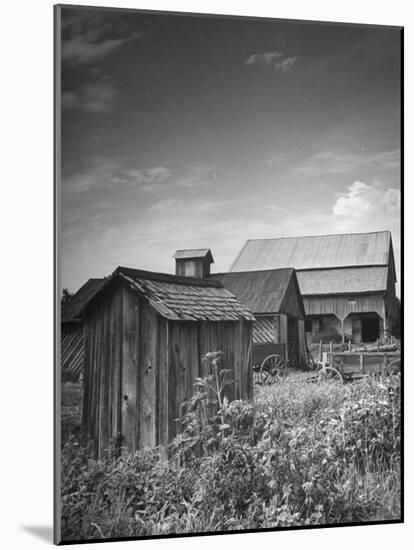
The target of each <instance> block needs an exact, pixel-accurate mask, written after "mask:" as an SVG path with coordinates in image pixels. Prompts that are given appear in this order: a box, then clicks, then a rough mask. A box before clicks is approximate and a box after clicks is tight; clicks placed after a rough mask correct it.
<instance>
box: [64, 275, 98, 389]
mask: <svg viewBox="0 0 414 550" xmlns="http://www.w3.org/2000/svg"><path fill="white" fill-rule="evenodd" d="M103 281H104V279H89V280H88V281H86V283H85V284H84V285H82V286H81V288H80V289H79V290H78V291H77V292H76V293H75V294H74V295H73V296H71V297H70V298H69V300H68V301H67V302H66V303H65V304H64V305H63V306H62V310H61V331H60V357H61V375H62V379H63V380H77V379H78V378H79V376H80V374H81V372H82V368H83V321H82V319H81V316H80V312H81V311H82V308H83V307H84V306H85V304H86V303H87V302H88V301H89V300H90V299H91V298H92V297H93V296H94V295H95V294H96V293H97V292H98V290H99V289H100V288H101V286H102V284H103Z"/></svg>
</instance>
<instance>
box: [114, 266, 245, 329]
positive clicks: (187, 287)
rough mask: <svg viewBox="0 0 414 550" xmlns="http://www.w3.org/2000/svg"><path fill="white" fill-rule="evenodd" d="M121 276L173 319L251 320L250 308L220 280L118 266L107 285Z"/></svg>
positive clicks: (163, 314) (153, 305)
mask: <svg viewBox="0 0 414 550" xmlns="http://www.w3.org/2000/svg"><path fill="white" fill-rule="evenodd" d="M119 279H121V280H122V281H124V282H125V283H126V284H127V285H128V286H129V288H131V289H132V290H133V291H136V292H138V293H140V294H141V295H144V296H145V298H146V299H147V300H148V302H149V303H150V304H151V306H152V307H153V308H154V309H155V310H156V311H157V312H158V313H159V314H160V315H162V316H163V317H165V318H166V319H171V320H174V321H238V320H240V319H245V320H248V321H253V320H254V317H253V315H252V313H251V312H250V310H249V309H248V308H247V307H246V306H245V305H244V304H242V303H241V302H240V301H239V300H238V299H237V298H236V297H235V296H233V294H231V293H230V292H229V291H228V290H226V289H225V288H224V287H223V285H222V284H221V283H220V282H219V281H215V280H212V279H196V278H192V277H180V276H177V275H170V274H165V273H154V272H150V271H142V270H138V269H131V268H126V267H118V268H117V269H116V270H115V271H114V273H113V274H112V276H111V277H110V280H108V283H107V284H108V285H109V284H111V283H112V282H113V281H115V280H119Z"/></svg>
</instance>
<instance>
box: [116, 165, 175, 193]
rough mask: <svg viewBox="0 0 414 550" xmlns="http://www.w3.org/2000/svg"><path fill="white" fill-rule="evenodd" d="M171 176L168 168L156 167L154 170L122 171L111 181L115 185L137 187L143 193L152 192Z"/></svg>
mask: <svg viewBox="0 0 414 550" xmlns="http://www.w3.org/2000/svg"><path fill="white" fill-rule="evenodd" d="M171 175H172V172H171V170H168V168H164V166H156V167H155V168H144V169H133V170H124V171H123V172H121V173H120V175H116V176H114V177H113V178H112V180H111V181H112V182H113V183H115V184H121V185H125V184H127V185H129V186H130V187H131V186H133V187H139V188H140V189H141V190H143V191H152V190H154V189H155V188H156V187H157V186H158V185H159V184H160V183H163V182H165V181H166V180H168V179H169V178H170V177H171Z"/></svg>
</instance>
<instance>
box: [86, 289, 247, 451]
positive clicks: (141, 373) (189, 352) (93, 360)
mask: <svg viewBox="0 0 414 550" xmlns="http://www.w3.org/2000/svg"><path fill="white" fill-rule="evenodd" d="M84 327H85V361H84V373H85V376H84V400H83V420H82V427H83V431H84V433H85V434H86V435H87V436H88V437H89V438H90V439H92V440H93V441H94V445H95V447H94V448H95V454H96V455H98V456H102V454H103V453H104V451H105V449H107V448H108V446H109V445H110V443H111V440H112V442H117V443H118V445H121V446H125V447H128V448H129V449H131V450H135V449H138V448H144V447H147V446H149V447H153V446H156V445H163V446H165V445H167V444H168V442H170V441H171V440H172V438H173V437H174V436H175V435H176V434H177V433H178V432H179V429H180V424H179V420H180V419H182V417H183V415H184V414H185V410H186V408H185V402H186V401H188V400H189V399H190V398H191V396H192V395H193V393H194V391H195V386H194V382H195V379H196V378H197V377H199V376H206V375H207V374H209V372H208V365H207V364H206V363H205V362H203V361H202V356H203V355H204V354H206V353H207V352H209V351H215V350H220V351H222V353H223V361H222V365H221V366H222V368H229V369H232V370H233V373H232V375H231V378H232V379H233V380H234V384H233V387H231V388H229V390H228V391H227V394H228V398H229V399H230V400H231V399H240V398H243V399H249V398H251V397H252V393H253V373H252V365H251V362H252V357H251V352H252V323H251V322H247V321H242V320H241V321H239V322H230V321H226V322H207V321H203V322H190V321H186V322H176V321H168V320H166V319H164V318H162V317H161V316H160V315H159V314H158V313H157V312H155V310H154V309H153V308H152V307H151V306H150V305H149V304H148V302H147V301H146V300H145V299H143V298H141V297H139V295H138V294H137V293H135V292H132V291H131V290H130V289H128V288H126V287H119V288H116V289H115V290H114V291H111V292H107V294H106V295H105V296H104V297H103V298H101V299H100V301H99V303H98V304H96V306H95V307H94V308H93V310H92V312H91V313H90V314H89V315H88V316H87V317H86V319H85V322H84ZM177 420H178V421H177Z"/></svg>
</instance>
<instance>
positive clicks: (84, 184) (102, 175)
mask: <svg viewBox="0 0 414 550" xmlns="http://www.w3.org/2000/svg"><path fill="white" fill-rule="evenodd" d="M171 175H172V171H171V170H169V169H167V168H165V167H164V166H155V167H153V168H141V169H138V168H128V169H125V168H123V167H122V165H121V163H120V162H117V161H108V160H105V159H102V158H99V157H98V158H96V159H93V161H92V162H91V165H90V167H89V168H88V169H87V170H85V171H83V172H81V173H78V174H74V175H72V176H71V177H69V178H65V179H64V180H63V182H62V183H63V188H64V189H65V190H66V191H67V192H70V193H75V194H76V193H84V192H86V191H89V190H91V189H92V188H96V189H106V190H107V189H113V190H115V189H117V188H119V187H121V186H122V187H128V188H136V189H139V190H143V191H148V190H152V189H154V187H155V186H157V185H159V184H161V183H163V182H165V181H167V180H168V179H169V178H170V177H171Z"/></svg>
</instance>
